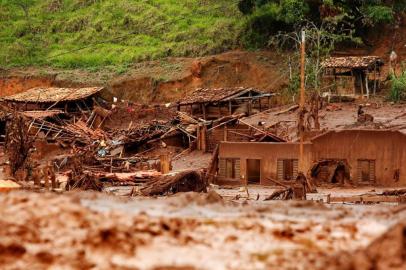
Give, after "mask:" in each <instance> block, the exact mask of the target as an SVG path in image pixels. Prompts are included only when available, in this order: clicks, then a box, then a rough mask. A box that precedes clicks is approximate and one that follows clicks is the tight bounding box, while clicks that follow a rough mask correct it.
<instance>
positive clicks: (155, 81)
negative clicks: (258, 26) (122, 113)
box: [0, 51, 286, 103]
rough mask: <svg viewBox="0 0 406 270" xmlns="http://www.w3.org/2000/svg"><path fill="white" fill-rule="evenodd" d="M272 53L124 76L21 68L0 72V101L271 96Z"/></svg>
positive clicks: (167, 64)
mask: <svg viewBox="0 0 406 270" xmlns="http://www.w3.org/2000/svg"><path fill="white" fill-rule="evenodd" d="M281 59H282V58H281V56H280V55H277V54H276V53H274V52H269V51H262V52H246V51H231V52H227V53H223V54H219V55H213V56H207V57H202V58H168V59H163V60H159V61H150V62H143V63H138V64H134V66H133V67H131V68H130V69H129V70H128V71H127V72H126V73H125V74H123V75H118V74H116V73H114V72H111V71H107V70H105V71H99V72H87V71H78V70H73V71H66V70H64V71H62V70H52V69H48V68H26V69H15V70H9V71H3V72H2V73H0V97H1V96H5V95H11V94H15V93H19V92H22V91H25V90H27V89H29V88H32V87H35V86H40V85H41V86H59V87H68V86H89V85H104V86H106V91H104V93H103V95H104V97H105V98H106V99H108V100H111V99H112V97H113V96H115V97H117V98H118V99H120V100H121V99H123V100H131V101H134V102H138V103H149V102H170V101H175V100H178V99H179V98H180V97H182V96H183V95H184V94H185V93H187V92H188V91H192V90H195V89H196V88H199V87H213V88H216V87H235V86H247V87H256V88H259V89H262V90H266V91H271V90H273V91H277V90H279V89H280V87H281V85H283V84H284V83H285V82H286V76H285V75H286V74H284V73H283V72H282V70H283V65H282V66H281V62H282V61H281Z"/></svg>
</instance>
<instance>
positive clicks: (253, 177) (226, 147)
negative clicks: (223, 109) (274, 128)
mask: <svg viewBox="0 0 406 270" xmlns="http://www.w3.org/2000/svg"><path fill="white" fill-rule="evenodd" d="M299 145H300V143H299V142H287V143H284V142H281V143H260V142H255V143H236V142H222V143H221V144H220V148H219V165H218V182H219V183H222V182H226V183H235V184H244V183H257V184H264V185H267V184H271V182H272V181H271V180H272V179H276V180H278V181H287V182H289V181H294V180H296V178H297V175H298V172H299V171H300V168H299V166H300V167H301V168H302V170H303V171H304V172H305V173H307V174H308V175H309V176H310V177H311V178H313V181H314V182H315V183H317V184H335V185H343V184H350V185H356V186H363V185H374V186H386V187H396V186H404V185H406V176H405V174H404V173H403V172H402V164H404V163H405V162H406V159H405V157H406V135H405V134H403V133H401V132H399V131H392V130H356V129H355V130H341V131H328V132H326V133H324V134H322V135H319V136H316V137H314V138H313V139H311V140H310V141H308V142H305V143H304V156H303V160H301V161H300V157H299ZM299 162H301V164H299Z"/></svg>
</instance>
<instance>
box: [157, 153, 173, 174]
mask: <svg viewBox="0 0 406 270" xmlns="http://www.w3.org/2000/svg"><path fill="white" fill-rule="evenodd" d="M159 160H160V163H161V173H162V174H167V173H169V171H170V161H169V156H168V155H167V154H165V155H161V156H160V157H159Z"/></svg>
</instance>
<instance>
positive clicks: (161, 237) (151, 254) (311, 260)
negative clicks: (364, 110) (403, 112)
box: [0, 192, 406, 269]
mask: <svg viewBox="0 0 406 270" xmlns="http://www.w3.org/2000/svg"><path fill="white" fill-rule="evenodd" d="M0 203H1V205H2V207H1V209H0V225H1V228H2V230H0V239H1V241H0V268H1V269H389V268H391V267H392V268H393V269H401V267H403V266H404V265H405V256H404V252H405V244H404V237H405V236H404V226H401V225H398V227H396V226H395V224H397V223H398V222H399V221H402V220H405V217H406V215H405V214H406V213H405V212H406V211H402V210H404V208H399V207H389V206H376V205H375V206H371V207H368V206H366V207H359V206H346V207H343V206H335V207H334V206H331V207H328V208H327V207H325V206H323V205H318V204H313V203H309V202H269V204H262V205H252V204H251V205H240V204H231V203H225V202H223V201H222V199H221V198H219V197H218V196H217V195H216V194H213V193H209V194H206V195H198V194H191V193H187V194H181V195H178V196H175V197H169V198H161V199H147V198H137V199H134V200H122V199H120V198H115V197H109V196H106V195H101V194H89V193H72V194H65V195H54V194H35V193H23V192H21V193H20V192H17V193H9V194H2V195H1V196H0ZM393 226H395V229H391V228H392V227H393ZM387 231H389V234H388V235H384V234H385V233H386V232H387ZM380 237H381V238H380ZM377 239H378V240H377ZM374 241H378V244H379V245H380V246H379V245H378V246H376V244H375V243H374ZM382 243H386V246H382ZM385 247H390V248H385ZM385 253H388V255H390V257H388V256H386V255H385ZM355 255H356V256H355ZM388 260H390V264H388V263H386V264H385V263H382V262H385V261H388ZM396 267H397V268H396ZM403 269H404V268H403Z"/></svg>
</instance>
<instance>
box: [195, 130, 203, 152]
mask: <svg viewBox="0 0 406 270" xmlns="http://www.w3.org/2000/svg"><path fill="white" fill-rule="evenodd" d="M200 129H201V124H198V125H197V129H196V137H197V150H202V147H201V135H200Z"/></svg>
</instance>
